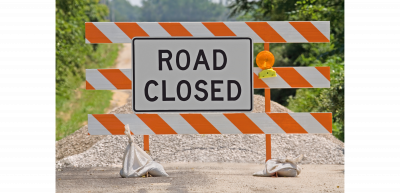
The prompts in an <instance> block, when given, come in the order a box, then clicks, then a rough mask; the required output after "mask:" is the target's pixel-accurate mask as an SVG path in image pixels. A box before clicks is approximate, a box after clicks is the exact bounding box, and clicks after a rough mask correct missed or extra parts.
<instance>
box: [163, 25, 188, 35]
mask: <svg viewBox="0 0 400 193" xmlns="http://www.w3.org/2000/svg"><path fill="white" fill-rule="evenodd" d="M158 24H160V25H161V27H163V28H164V29H165V31H167V32H168V33H169V35H171V36H193V35H192V34H191V33H190V32H189V31H188V30H186V28H185V27H183V25H182V24H181V23H178V22H173V23H164V22H159V23H158Z"/></svg>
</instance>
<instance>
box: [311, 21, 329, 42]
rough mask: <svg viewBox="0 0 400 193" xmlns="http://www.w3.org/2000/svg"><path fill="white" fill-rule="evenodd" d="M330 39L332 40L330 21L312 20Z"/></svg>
mask: <svg viewBox="0 0 400 193" xmlns="http://www.w3.org/2000/svg"><path fill="white" fill-rule="evenodd" d="M311 23H312V24H313V25H314V26H315V27H316V28H317V29H318V30H319V31H320V32H321V33H322V34H324V36H325V37H326V38H328V40H329V41H330V40H331V39H330V36H329V34H330V30H331V29H330V23H331V22H330V21H312V22H311Z"/></svg>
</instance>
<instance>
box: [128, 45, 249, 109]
mask: <svg viewBox="0 0 400 193" xmlns="http://www.w3.org/2000/svg"><path fill="white" fill-rule="evenodd" d="M140 39H142V40H143V39H145V40H221V39H223V40H229V39H231V40H238V39H245V40H249V41H250V42H249V43H250V44H249V45H250V61H249V64H248V65H249V68H250V93H251V94H250V95H251V96H250V108H249V109H190V110H184V109H183V110H182V109H173V110H138V109H136V106H135V46H134V45H135V41H136V40H140ZM131 47H132V58H131V64H132V69H131V71H132V75H131V76H132V110H133V111H134V112H135V113H162V112H164V113H169V112H171V113H173V112H180V113H185V112H211V113H212V112H251V111H252V110H253V108H254V107H253V106H254V105H253V97H254V91H253V89H254V85H253V84H254V83H253V40H252V39H251V38H250V37H134V38H132V43H131Z"/></svg>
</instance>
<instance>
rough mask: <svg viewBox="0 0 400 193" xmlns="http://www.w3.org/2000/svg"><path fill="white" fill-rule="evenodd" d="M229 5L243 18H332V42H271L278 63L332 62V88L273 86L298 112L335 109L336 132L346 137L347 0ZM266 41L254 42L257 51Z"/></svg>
mask: <svg viewBox="0 0 400 193" xmlns="http://www.w3.org/2000/svg"><path fill="white" fill-rule="evenodd" d="M228 7H229V8H230V13H231V16H236V15H238V16H239V17H238V19H239V20H250V21H330V27H331V33H330V34H331V36H330V42H331V43H308V44H294V43H286V44H270V50H271V52H272V53H273V54H274V56H275V65H274V66H275V67H276V66H330V67H331V88H329V89H273V90H271V99H272V100H274V101H276V102H278V103H281V104H282V105H285V106H288V108H289V109H291V110H293V111H295V112H316V111H318V112H332V113H333V121H334V123H333V134H334V135H335V136H336V137H337V138H339V139H341V140H343V141H344V62H343V61H344V0H302V1H299V0H260V1H249V0H235V1H233V2H232V3H231V4H230V5H229V6H228ZM262 45H263V44H255V45H254V53H255V55H256V54H258V53H259V52H260V51H262V50H263V46H262ZM255 93H257V94H263V93H264V92H263V90H255ZM293 96H294V97H293Z"/></svg>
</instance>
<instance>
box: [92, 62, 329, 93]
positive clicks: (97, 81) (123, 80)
mask: <svg viewBox="0 0 400 193" xmlns="http://www.w3.org/2000/svg"><path fill="white" fill-rule="evenodd" d="M273 69H274V70H275V71H276V72H277V76H276V77H272V78H263V79H259V78H258V73H259V72H261V69H260V68H258V67H254V68H253V85H254V88H255V89H265V88H329V87H330V68H329V67H276V68H273ZM131 74H132V70H131V69H86V90H130V89H132V80H131V79H132V75H131Z"/></svg>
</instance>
